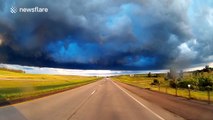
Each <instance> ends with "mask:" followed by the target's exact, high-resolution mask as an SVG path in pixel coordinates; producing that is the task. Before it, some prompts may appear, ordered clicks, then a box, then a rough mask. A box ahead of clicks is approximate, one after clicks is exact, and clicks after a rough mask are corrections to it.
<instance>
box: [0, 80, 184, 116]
mask: <svg viewBox="0 0 213 120" xmlns="http://www.w3.org/2000/svg"><path fill="white" fill-rule="evenodd" d="M181 119H183V118H181V117H179V116H177V115H175V114H173V113H170V112H168V111H166V110H164V109H162V108H160V107H158V106H156V105H154V104H152V103H150V102H148V101H146V100H143V99H142V98H140V97H138V96H137V95H135V94H133V93H130V92H129V91H127V90H125V89H124V88H122V87H120V86H118V85H117V84H116V83H114V82H113V81H112V80H110V79H108V78H105V79H103V80H100V81H97V82H95V83H92V84H89V85H85V86H82V87H79V88H76V89H72V90H69V91H66V92H62V93H58V94H55V95H51V96H48V97H44V98H40V99H36V100H32V101H28V102H24V103H20V104H15V105H11V106H6V107H1V108H0V120H181Z"/></svg>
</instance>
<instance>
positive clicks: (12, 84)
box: [0, 69, 100, 105]
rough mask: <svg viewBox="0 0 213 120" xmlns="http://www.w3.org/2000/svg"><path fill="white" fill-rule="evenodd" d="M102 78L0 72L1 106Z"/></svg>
mask: <svg viewBox="0 0 213 120" xmlns="http://www.w3.org/2000/svg"><path fill="white" fill-rule="evenodd" d="M98 79H100V78H97V77H82V76H60V75H35V74H25V73H21V72H16V71H9V70H3V69H1V70H0V104H3V105H4V104H9V103H13V102H14V101H24V100H27V99H32V98H36V97H40V96H44V95H49V94H53V93H56V92H60V91H64V90H67V89H71V88H74V87H78V86H82V85H85V84H88V83H91V82H95V81H97V80H98Z"/></svg>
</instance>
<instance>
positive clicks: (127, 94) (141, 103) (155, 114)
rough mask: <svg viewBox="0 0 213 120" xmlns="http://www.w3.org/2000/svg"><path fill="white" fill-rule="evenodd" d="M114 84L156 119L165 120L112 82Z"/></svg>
mask: <svg viewBox="0 0 213 120" xmlns="http://www.w3.org/2000/svg"><path fill="white" fill-rule="evenodd" d="M112 83H113V84H114V85H115V86H117V87H118V88H119V89H120V90H121V91H123V92H124V93H126V94H127V95H128V96H129V97H130V98H132V99H133V100H134V101H136V102H137V103H138V104H140V105H141V106H142V107H144V108H145V109H147V110H148V111H150V112H151V113H152V114H154V115H155V116H156V117H158V118H159V119H161V120H165V119H164V118H162V117H161V116H160V115H158V114H157V113H155V112H154V111H152V110H151V109H149V108H148V107H147V106H145V105H144V104H142V103H141V102H140V101H138V100H137V99H136V98H134V97H133V96H132V95H130V94H129V93H128V92H126V91H125V90H124V89H123V88H121V87H120V86H118V85H117V84H116V83H114V82H113V81H112Z"/></svg>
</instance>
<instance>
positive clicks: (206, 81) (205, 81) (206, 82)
mask: <svg viewBox="0 0 213 120" xmlns="http://www.w3.org/2000/svg"><path fill="white" fill-rule="evenodd" d="M207 86H210V88H212V86H213V82H212V81H211V79H210V78H209V77H199V78H198V87H199V89H200V90H207Z"/></svg>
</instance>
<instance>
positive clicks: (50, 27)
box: [0, 0, 213, 70]
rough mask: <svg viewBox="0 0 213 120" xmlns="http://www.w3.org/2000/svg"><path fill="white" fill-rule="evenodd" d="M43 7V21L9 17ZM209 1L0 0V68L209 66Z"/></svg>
mask: <svg viewBox="0 0 213 120" xmlns="http://www.w3.org/2000/svg"><path fill="white" fill-rule="evenodd" d="M12 6H15V7H17V8H20V7H26V8H30V7H36V6H37V7H46V8H48V9H49V12H48V13H16V14H12V13H10V8H11V7H12ZM212 33H213V1H212V0H205V1H202V0H176V1H168V0H116V1H113V0H91V1H88V0H61V1H57V0H51V1H43V0H36V1H31V0H21V1H20V0H7V1H6V0H0V63H5V64H19V65H29V66H38V67H53V68H68V69H95V70H103V69H104V70H161V69H168V68H170V67H177V68H180V69H184V68H189V67H192V66H195V65H197V64H208V63H211V62H213V50H212V46H213V36H212Z"/></svg>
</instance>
